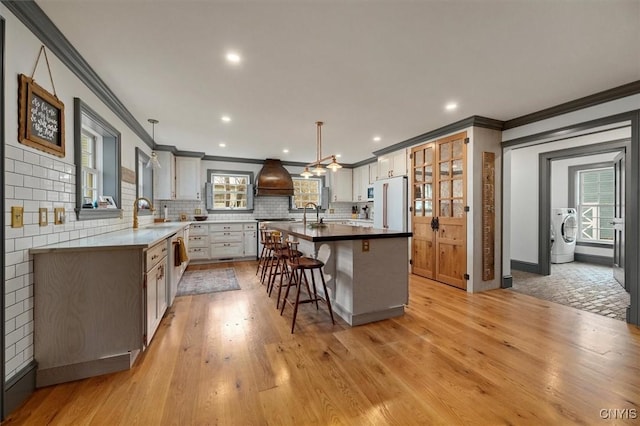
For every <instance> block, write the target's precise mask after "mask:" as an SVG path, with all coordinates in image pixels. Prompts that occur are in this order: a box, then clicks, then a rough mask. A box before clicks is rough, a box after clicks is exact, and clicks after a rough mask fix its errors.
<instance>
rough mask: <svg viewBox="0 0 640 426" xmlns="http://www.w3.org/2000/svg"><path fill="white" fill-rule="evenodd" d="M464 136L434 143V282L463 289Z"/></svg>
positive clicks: (458, 135) (464, 258)
mask: <svg viewBox="0 0 640 426" xmlns="http://www.w3.org/2000/svg"><path fill="white" fill-rule="evenodd" d="M466 137H467V134H466V132H464V133H458V134H457V135H453V136H450V137H448V138H444V139H441V140H438V141H437V142H436V156H437V157H436V158H437V160H436V166H437V176H438V181H437V183H438V185H437V187H436V192H437V194H436V195H437V197H436V199H437V209H436V215H437V222H438V223H437V229H436V233H437V236H436V253H437V255H436V256H437V262H436V277H435V279H436V280H437V281H441V282H443V283H447V284H451V285H453V286H456V287H459V288H462V289H466V288H467V281H466V279H465V278H464V275H465V274H466V270H467V215H466V212H465V206H466V205H467V204H466V192H467V191H466V180H465V177H466V173H465V164H466V145H465V143H464V140H465V138H466Z"/></svg>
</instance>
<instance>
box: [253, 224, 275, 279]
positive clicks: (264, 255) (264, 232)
mask: <svg viewBox="0 0 640 426" xmlns="http://www.w3.org/2000/svg"><path fill="white" fill-rule="evenodd" d="M272 232H273V230H271V229H267V228H266V227H265V226H264V225H262V227H261V228H260V241H261V242H262V250H261V251H260V257H259V258H258V266H257V267H256V275H258V272H260V270H262V272H261V274H260V282H261V283H263V284H264V277H265V275H266V269H267V266H268V265H269V262H270V261H271V259H272V257H273V248H272V247H271V238H270V235H271V233H272Z"/></svg>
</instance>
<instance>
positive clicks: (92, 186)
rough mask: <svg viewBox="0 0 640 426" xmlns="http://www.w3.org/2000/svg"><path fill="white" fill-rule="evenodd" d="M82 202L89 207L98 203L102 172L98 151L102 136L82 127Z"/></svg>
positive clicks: (100, 146)
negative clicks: (99, 166)
mask: <svg viewBox="0 0 640 426" xmlns="http://www.w3.org/2000/svg"><path fill="white" fill-rule="evenodd" d="M81 141H82V142H81V143H82V147H81V149H82V204H83V206H84V205H85V204H86V205H87V207H89V205H91V207H90V208H93V205H97V202H98V194H100V192H101V191H100V190H101V188H100V179H99V176H100V174H101V172H100V169H99V168H98V164H99V161H98V152H99V151H101V148H102V138H101V137H100V135H98V134H97V133H94V132H92V131H91V130H90V129H88V128H82V136H81Z"/></svg>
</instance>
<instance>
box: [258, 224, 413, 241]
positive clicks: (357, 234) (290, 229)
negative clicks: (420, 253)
mask: <svg viewBox="0 0 640 426" xmlns="http://www.w3.org/2000/svg"><path fill="white" fill-rule="evenodd" d="M314 223H315V222H314ZM324 225H325V226H322V227H317V228H312V227H310V226H309V223H307V226H306V227H305V226H304V225H303V224H302V222H278V223H270V224H269V229H275V230H278V231H282V232H284V233H286V234H290V235H293V236H295V237H298V238H300V239H303V240H307V241H311V242H314V243H315V242H326V241H348V240H373V239H378V238H408V237H411V236H412V235H413V234H412V233H411V232H402V231H392V230H387V229H377V228H364V227H360V226H350V225H341V224H335V223H325V224H324Z"/></svg>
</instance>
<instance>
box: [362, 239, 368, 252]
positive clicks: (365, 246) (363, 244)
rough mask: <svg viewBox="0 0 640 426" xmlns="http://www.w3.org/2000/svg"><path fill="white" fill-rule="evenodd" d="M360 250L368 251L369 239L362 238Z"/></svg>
mask: <svg viewBox="0 0 640 426" xmlns="http://www.w3.org/2000/svg"><path fill="white" fill-rule="evenodd" d="M362 251H363V252H366V251H369V240H362Z"/></svg>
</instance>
